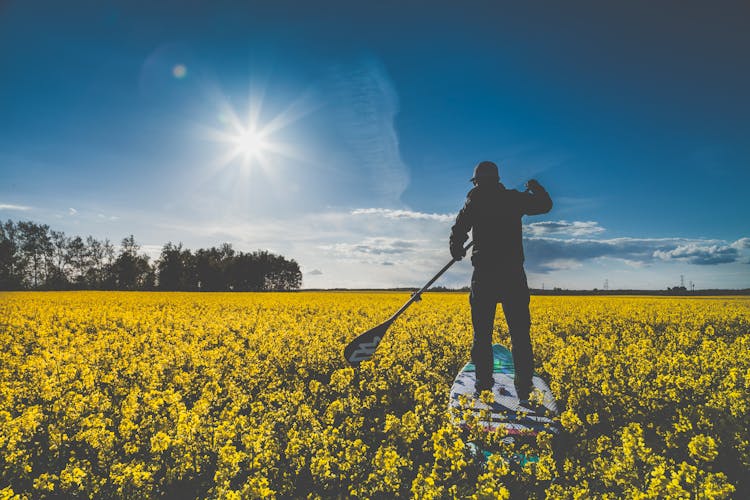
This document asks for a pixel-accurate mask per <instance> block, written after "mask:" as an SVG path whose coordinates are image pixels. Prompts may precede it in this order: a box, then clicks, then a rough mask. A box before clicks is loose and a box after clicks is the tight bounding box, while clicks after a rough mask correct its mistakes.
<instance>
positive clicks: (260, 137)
mask: <svg viewBox="0 0 750 500" xmlns="http://www.w3.org/2000/svg"><path fill="white" fill-rule="evenodd" d="M232 142H234V144H235V147H236V154H235V155H234V156H235V157H237V156H242V157H243V159H244V160H245V162H248V161H252V160H257V161H263V160H264V159H265V158H264V155H265V154H266V153H268V152H269V151H271V149H272V146H273V144H272V143H271V142H270V141H269V140H266V138H265V136H264V134H263V132H262V131H258V130H255V129H253V128H248V129H246V130H241V131H240V132H239V133H238V134H237V135H236V136H235V137H234V138H233V141H232Z"/></svg>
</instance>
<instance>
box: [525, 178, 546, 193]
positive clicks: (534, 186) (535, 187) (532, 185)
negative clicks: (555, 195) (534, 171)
mask: <svg viewBox="0 0 750 500" xmlns="http://www.w3.org/2000/svg"><path fill="white" fill-rule="evenodd" d="M526 189H527V190H528V191H531V192H532V193H533V192H535V191H544V188H543V187H542V185H541V184H539V182H538V181H537V180H536V179H531V180H529V182H527V183H526Z"/></svg>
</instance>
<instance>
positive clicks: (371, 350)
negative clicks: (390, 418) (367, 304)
mask: <svg viewBox="0 0 750 500" xmlns="http://www.w3.org/2000/svg"><path fill="white" fill-rule="evenodd" d="M473 244H474V242H469V244H468V245H466V246H465V247H464V250H465V251H468V250H469V249H470V248H471V246H472V245H473ZM456 262H458V260H456V259H452V260H451V261H450V262H448V263H447V264H446V265H445V267H443V268H442V269H441V270H440V271H439V272H438V273H437V274H436V275H435V276H433V277H432V279H431V280H430V281H428V282H427V284H426V285H425V286H423V287H422V288H420V289H419V291H417V292H415V293H414V294H413V295H412V296H411V297H410V298H409V300H407V301H406V303H405V304H404V305H403V306H401V309H399V310H398V311H396V313H395V314H394V315H393V316H391V317H390V318H388V319H387V320H386V321H385V322H383V323H381V324H379V325H378V326H376V327H375V328H373V329H371V330H367V331H366V332H365V333H363V334H362V335H360V336H359V337H357V338H356V339H354V340H352V341H351V342H350V343H349V345H347V346H346V347H345V348H344V358H346V360H347V361H348V362H349V364H351V365H352V366H357V365H359V364H360V363H361V362H362V361H365V360H368V359H370V358H371V357H372V356H373V355H374V354H375V349H377V347H378V344H380V341H381V340H383V337H384V336H385V332H386V331H388V328H389V327H390V326H391V323H393V322H394V321H396V318H398V317H399V316H400V315H401V313H402V312H404V311H406V309H407V308H408V307H409V306H410V305H412V303H414V302H416V301H418V300H419V299H420V298H421V295H422V292H424V291H425V290H427V289H428V288H429V287H430V285H432V284H433V283H434V282H435V281H437V279H438V278H439V277H440V276H442V275H443V273H444V272H445V271H447V270H448V268H449V267H451V266H452V265H453V264H454V263H456Z"/></svg>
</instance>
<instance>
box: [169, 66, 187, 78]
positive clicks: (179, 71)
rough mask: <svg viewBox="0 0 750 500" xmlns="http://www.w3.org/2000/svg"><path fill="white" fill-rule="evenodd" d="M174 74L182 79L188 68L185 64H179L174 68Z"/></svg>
mask: <svg viewBox="0 0 750 500" xmlns="http://www.w3.org/2000/svg"><path fill="white" fill-rule="evenodd" d="M172 76H174V77H175V78H177V79H178V80H182V79H183V78H185V77H186V76H187V68H186V67H185V65H184V64H177V65H175V67H174V68H172Z"/></svg>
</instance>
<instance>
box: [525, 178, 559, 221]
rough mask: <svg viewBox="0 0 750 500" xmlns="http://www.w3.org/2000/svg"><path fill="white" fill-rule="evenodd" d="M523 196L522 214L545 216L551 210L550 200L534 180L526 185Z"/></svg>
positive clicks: (547, 194)
mask: <svg viewBox="0 0 750 500" xmlns="http://www.w3.org/2000/svg"><path fill="white" fill-rule="evenodd" d="M522 195H523V213H524V214H526V215H539V214H546V213H547V212H549V211H550V210H552V198H550V196H549V193H548V192H547V190H546V189H544V188H543V187H542V185H541V184H539V182H537V180H536V179H531V180H530V181H529V182H527V183H526V191H525V192H523V193H522Z"/></svg>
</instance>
